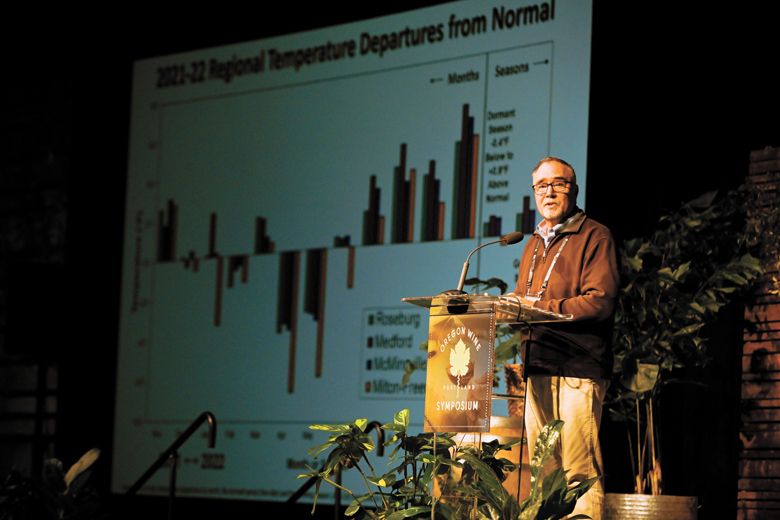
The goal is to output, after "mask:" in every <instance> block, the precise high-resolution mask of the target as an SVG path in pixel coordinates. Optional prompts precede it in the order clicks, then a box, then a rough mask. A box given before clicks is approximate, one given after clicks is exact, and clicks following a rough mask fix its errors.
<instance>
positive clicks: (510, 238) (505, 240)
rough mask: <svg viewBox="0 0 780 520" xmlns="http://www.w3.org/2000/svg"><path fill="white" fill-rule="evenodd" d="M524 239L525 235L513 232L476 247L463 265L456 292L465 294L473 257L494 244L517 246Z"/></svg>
mask: <svg viewBox="0 0 780 520" xmlns="http://www.w3.org/2000/svg"><path fill="white" fill-rule="evenodd" d="M522 239H523V234H522V233H521V232H519V231H513V232H511V233H507V234H506V235H504V236H502V237H501V238H500V239H498V240H494V241H492V242H487V243H485V244H482V245H479V246H477V247H475V248H474V249H473V250H472V251H471V253H469V256H467V257H466V261H465V262H464V264H463V270H462V271H461V272H460V280H459V281H458V288H457V289H456V291H457V292H458V293H459V294H463V285H464V284H465V283H466V273H467V272H468V270H469V260H470V259H471V255H473V254H474V253H476V252H477V251H479V250H480V249H482V248H483V247H485V246H489V245H492V244H501V246H502V247H503V246H511V245H512V244H517V243H518V242H520V241H521V240H522Z"/></svg>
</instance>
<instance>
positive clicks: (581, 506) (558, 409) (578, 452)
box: [525, 376, 608, 520]
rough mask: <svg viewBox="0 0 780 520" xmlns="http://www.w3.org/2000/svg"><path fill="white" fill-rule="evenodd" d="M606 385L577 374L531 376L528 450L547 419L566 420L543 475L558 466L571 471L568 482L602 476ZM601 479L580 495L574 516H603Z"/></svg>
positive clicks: (527, 418) (526, 417)
mask: <svg viewBox="0 0 780 520" xmlns="http://www.w3.org/2000/svg"><path fill="white" fill-rule="evenodd" d="M607 384H608V382H607V381H602V380H593V379H580V378H577V377H562V376H531V377H529V378H528V406H527V407H526V414H525V424H526V431H527V432H528V446H529V453H533V447H534V446H535V445H536V438H537V437H538V436H539V432H540V431H541V429H542V427H544V425H545V424H546V423H547V422H549V421H551V420H553V419H559V420H561V421H564V424H563V429H562V430H561V437H560V443H559V445H558V449H556V451H555V454H554V457H553V458H551V459H550V461H549V462H548V465H547V466H545V468H544V472H543V474H544V475H546V474H548V473H549V472H550V471H552V470H554V469H555V468H557V467H561V468H563V469H565V470H567V471H568V473H567V474H566V476H567V478H568V480H569V482H573V481H582V480H585V479H588V478H591V477H595V476H601V475H603V468H602V460H601V448H600V447H599V424H600V423H601V404H602V402H603V401H604V394H605V393H606V390H607ZM602 480H603V479H600V480H599V481H597V482H596V483H595V484H594V485H593V486H592V487H591V488H590V490H589V491H588V492H587V493H585V494H584V495H583V496H581V497H580V499H579V500H578V501H577V505H576V507H575V508H574V511H573V512H572V516H573V515H576V514H586V515H589V516H590V517H591V518H593V519H594V520H600V519H601V517H602V516H603V510H604V483H603V481H602Z"/></svg>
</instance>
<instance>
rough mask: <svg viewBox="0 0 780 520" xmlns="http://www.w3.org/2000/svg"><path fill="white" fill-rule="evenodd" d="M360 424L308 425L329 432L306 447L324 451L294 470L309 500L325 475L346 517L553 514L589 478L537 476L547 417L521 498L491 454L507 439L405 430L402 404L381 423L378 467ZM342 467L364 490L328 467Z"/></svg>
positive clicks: (551, 443) (555, 428)
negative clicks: (470, 441) (315, 464)
mask: <svg viewBox="0 0 780 520" xmlns="http://www.w3.org/2000/svg"><path fill="white" fill-rule="evenodd" d="M367 424H368V421H367V420H366V419H357V420H355V421H354V422H352V423H349V424H335V425H323V424H317V425H312V426H310V428H311V429H314V430H321V431H326V432H328V433H329V434H330V435H329V437H328V439H327V440H326V441H325V442H324V443H322V444H320V445H318V446H315V447H313V448H312V449H311V450H309V453H310V454H311V455H312V456H318V455H320V454H322V453H325V452H327V457H326V461H325V463H324V464H323V466H322V468H320V469H313V468H309V469H310V471H309V472H307V473H304V474H302V475H299V478H311V477H315V478H316V479H317V482H316V492H315V498H314V506H313V507H316V505H317V497H318V495H319V489H320V485H321V483H322V482H325V483H327V484H330V485H331V486H334V487H336V488H338V489H340V490H341V491H342V492H343V493H346V494H347V495H348V496H349V497H350V498H351V499H352V500H351V503H350V505H349V507H348V508H347V510H346V512H345V515H346V516H348V517H349V516H358V515H362V516H361V517H362V518H372V519H384V520H398V519H402V518H446V519H450V518H484V519H491V518H503V519H507V520H510V519H522V520H526V519H535V518H545V519H556V518H563V517H564V516H566V515H567V514H569V513H571V511H572V510H573V509H574V505H575V503H576V501H577V498H579V497H580V496H581V495H582V494H583V493H585V492H586V491H587V490H588V489H589V488H590V486H591V485H592V484H593V482H594V481H595V479H590V480H586V481H583V482H579V483H577V484H575V485H573V486H569V485H567V482H566V478H565V472H564V471H562V470H558V471H555V472H553V473H552V474H550V475H548V476H547V477H545V478H544V479H542V478H541V472H542V467H543V465H544V463H545V462H546V461H547V459H548V458H549V457H550V456H551V455H552V451H553V448H554V447H555V445H556V443H557V442H558V439H559V436H560V429H561V426H562V423H561V422H560V421H554V422H552V423H550V424H548V425H547V426H546V427H545V429H544V430H543V431H542V433H541V435H540V436H539V440H538V441H537V444H536V447H535V449H534V455H533V458H532V460H531V494H530V496H529V497H528V498H527V499H525V500H524V501H523V502H522V503H521V504H518V503H517V501H516V500H515V498H514V497H512V496H511V495H510V494H509V493H508V492H507V491H506V490H505V489H504V487H503V486H502V485H501V482H502V480H503V479H504V478H506V475H507V473H508V472H510V471H512V470H513V469H514V465H513V464H512V463H511V462H510V461H508V460H506V459H502V458H500V457H498V454H499V452H500V451H502V450H505V449H508V448H509V447H510V446H509V445H502V444H499V443H498V441H492V442H484V443H480V445H479V446H472V445H466V444H464V443H458V442H456V441H455V440H454V435H453V434H437V435H434V434H431V433H421V434H417V435H410V434H409V433H408V426H409V410H402V411H400V412H398V413H397V414H396V415H395V417H394V418H393V422H391V423H388V424H385V425H383V426H382V428H383V429H384V430H386V431H388V432H392V436H391V438H390V439H389V440H388V441H387V442H386V443H385V445H386V446H393V450H392V453H391V454H390V456H389V460H390V462H389V464H388V465H389V466H390V468H389V469H387V470H385V471H384V472H383V473H382V474H377V472H376V468H374V466H373V465H372V464H371V462H370V460H369V458H368V456H367V455H368V453H369V452H371V451H373V449H374V443H373V441H372V440H371V437H370V435H369V432H367V431H366V426H367ZM343 470H354V471H357V472H358V473H359V474H360V476H361V479H362V481H363V484H364V487H365V490H364V491H357V490H352V489H349V488H347V487H345V486H344V485H342V484H339V483H338V482H337V481H336V479H335V478H334V474H335V473H336V472H337V471H343ZM434 481H435V484H436V485H434ZM312 511H313V510H312Z"/></svg>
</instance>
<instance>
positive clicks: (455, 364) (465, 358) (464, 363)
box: [450, 339, 471, 377]
mask: <svg viewBox="0 0 780 520" xmlns="http://www.w3.org/2000/svg"><path fill="white" fill-rule="evenodd" d="M469 361H471V351H470V350H469V348H468V347H467V346H466V345H465V344H464V343H463V340H462V339H460V340H458V343H457V344H456V345H455V348H453V349H452V350H450V374H452V375H453V376H456V377H460V376H465V375H466V373H467V372H468V371H469Z"/></svg>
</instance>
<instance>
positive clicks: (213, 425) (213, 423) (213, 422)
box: [125, 412, 217, 519]
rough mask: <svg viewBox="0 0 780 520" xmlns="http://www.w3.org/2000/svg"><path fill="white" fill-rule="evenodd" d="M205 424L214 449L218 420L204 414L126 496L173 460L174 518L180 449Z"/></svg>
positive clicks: (171, 494) (170, 491)
mask: <svg viewBox="0 0 780 520" xmlns="http://www.w3.org/2000/svg"><path fill="white" fill-rule="evenodd" d="M204 422H208V425H209V437H208V446H209V448H213V447H214V446H215V445H216V441H217V419H216V418H215V417H214V414H213V413H211V412H203V413H202V414H200V416H199V417H198V418H197V419H195V421H193V423H192V424H190V426H189V427H188V428H187V429H186V430H184V433H182V434H181V435H179V436H178V437H177V438H176V440H175V441H173V444H171V445H170V446H169V447H168V449H166V450H165V451H164V452H162V454H161V455H160V456H159V457H157V460H155V461H154V463H152V465H151V466H149V469H147V470H146V471H145V472H144V474H143V475H141V477H140V478H139V479H138V480H136V482H135V484H133V485H132V486H130V488H129V489H128V490H127V491H125V495H127V496H132V495H135V494H136V493H137V492H138V490H139V489H141V487H143V485H144V484H146V481H147V480H149V479H150V478H152V475H154V474H155V473H156V472H157V470H158V469H160V468H161V467H163V466H164V465H165V463H166V462H168V460H171V459H172V461H173V462H172V465H171V477H170V481H169V484H168V486H169V487H168V496H169V498H170V502H169V504H168V518H169V519H170V518H173V500H174V499H175V498H176V465H177V463H178V460H179V453H178V449H179V447H181V445H182V444H184V443H185V442H187V439H189V438H190V437H191V436H192V434H193V433H195V432H196V431H197V430H198V428H200V426H201V425H202V424H203V423H204Z"/></svg>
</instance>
